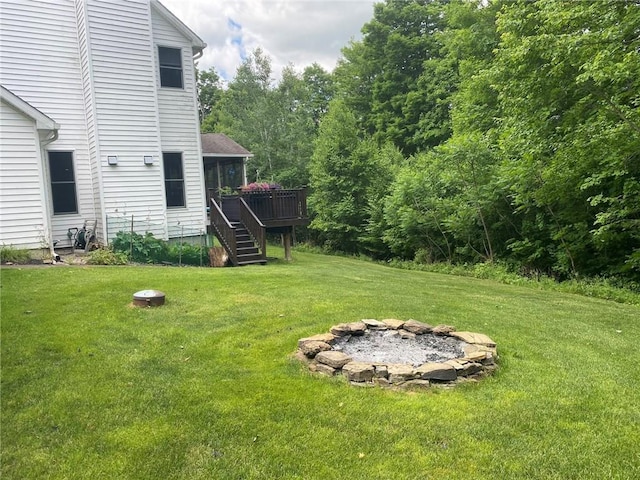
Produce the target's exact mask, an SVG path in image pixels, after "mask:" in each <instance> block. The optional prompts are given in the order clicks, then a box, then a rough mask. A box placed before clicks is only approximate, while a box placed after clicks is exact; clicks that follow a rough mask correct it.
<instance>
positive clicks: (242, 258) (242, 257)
mask: <svg viewBox="0 0 640 480" xmlns="http://www.w3.org/2000/svg"><path fill="white" fill-rule="evenodd" d="M263 261H265V260H264V259H263V258H262V255H260V254H259V253H257V252H256V253H247V254H240V253H239V254H238V263H243V262H263Z"/></svg>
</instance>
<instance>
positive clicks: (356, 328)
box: [347, 322, 367, 335]
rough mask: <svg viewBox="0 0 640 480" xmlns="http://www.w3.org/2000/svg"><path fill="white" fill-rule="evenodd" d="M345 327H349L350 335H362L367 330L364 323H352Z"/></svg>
mask: <svg viewBox="0 0 640 480" xmlns="http://www.w3.org/2000/svg"><path fill="white" fill-rule="evenodd" d="M347 325H349V332H350V333H351V335H364V332H365V331H366V330H367V325H366V324H365V323H364V322H352V323H348V324H347Z"/></svg>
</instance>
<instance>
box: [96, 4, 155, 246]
mask: <svg viewBox="0 0 640 480" xmlns="http://www.w3.org/2000/svg"><path fill="white" fill-rule="evenodd" d="M149 10H150V6H149V3H148V2H147V1H145V0H136V1H128V2H113V3H112V2H100V1H89V2H88V4H87V18H88V27H89V28H88V32H89V41H90V52H91V62H92V71H93V92H94V101H95V116H96V124H97V134H98V138H99V146H100V159H99V162H100V171H101V178H102V193H103V204H104V209H105V214H106V215H108V216H118V215H124V216H129V217H130V216H131V215H133V216H134V217H135V218H136V219H144V223H145V226H144V229H143V231H141V232H140V233H144V230H146V231H150V232H152V233H153V234H154V235H155V236H157V237H160V238H166V236H167V233H166V217H165V213H166V208H165V202H164V182H163V173H162V164H161V147H160V138H159V135H158V108H157V100H156V93H155V76H154V70H155V69H154V59H153V56H152V54H151V52H152V37H151V26H150V21H149V18H150V12H149ZM109 155H117V156H118V164H117V165H115V166H110V165H108V164H107V156H109ZM145 155H151V156H153V157H154V158H155V160H156V161H155V164H154V165H152V166H147V165H144V161H143V158H144V156H145ZM115 233H116V231H115V229H113V228H111V227H109V236H110V237H113V236H114V235H115Z"/></svg>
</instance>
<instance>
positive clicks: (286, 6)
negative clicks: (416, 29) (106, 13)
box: [160, 0, 375, 79]
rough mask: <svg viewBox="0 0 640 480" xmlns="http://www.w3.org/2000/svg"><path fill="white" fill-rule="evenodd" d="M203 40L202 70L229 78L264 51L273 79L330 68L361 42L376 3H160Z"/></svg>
mask: <svg viewBox="0 0 640 480" xmlns="http://www.w3.org/2000/svg"><path fill="white" fill-rule="evenodd" d="M160 1H161V2H162V4H163V5H164V6H166V7H167V8H168V9H169V10H171V12H173V14H174V15H176V16H177V17H178V18H180V20H182V21H183V22H184V23H185V24H186V25H187V26H189V28H191V30H193V31H194V32H195V33H196V34H197V35H198V36H200V37H201V38H202V39H203V40H204V41H205V42H206V43H207V48H206V49H205V51H204V55H203V57H202V58H201V59H200V60H199V66H200V68H201V69H204V70H206V69H208V68H210V67H215V69H216V70H217V71H218V73H220V74H221V75H222V76H223V77H226V78H228V79H230V78H232V77H233V76H234V75H235V71H236V69H237V67H238V65H240V63H241V61H242V58H243V55H244V54H248V53H250V52H252V51H253V50H254V49H255V48H257V47H260V48H262V50H263V51H264V52H265V53H266V54H267V55H269V57H271V61H272V67H273V72H274V76H276V77H279V76H280V72H281V71H282V68H283V67H285V66H286V65H288V64H293V65H294V67H295V68H296V69H297V70H302V69H303V68H304V67H306V66H308V65H311V64H312V63H318V64H320V65H322V66H323V67H324V68H325V69H326V70H332V69H333V68H334V67H335V65H336V62H337V60H338V58H339V57H340V49H341V48H342V47H344V46H346V45H347V44H348V43H349V41H350V40H351V39H359V38H360V29H361V28H362V26H363V25H364V24H365V23H367V22H368V21H370V20H371V18H372V17H373V4H374V3H375V0H160Z"/></svg>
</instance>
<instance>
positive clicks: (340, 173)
mask: <svg viewBox="0 0 640 480" xmlns="http://www.w3.org/2000/svg"><path fill="white" fill-rule="evenodd" d="M376 154H377V148H376V146H375V143H374V142H373V141H372V140H371V139H369V138H361V137H360V135H359V130H358V126H357V121H356V117H355V115H354V114H353V112H351V111H350V110H349V109H348V107H347V106H346V104H345V102H344V101H342V100H339V99H336V100H334V101H332V102H331V104H330V106H329V112H328V113H327V115H326V116H325V117H324V119H323V120H322V123H321V124H320V131H319V135H318V138H317V140H316V143H315V149H314V153H313V156H312V158H311V164H310V186H311V194H310V196H309V207H310V210H311V211H312V214H313V220H312V222H311V225H310V228H311V230H312V231H314V232H315V233H316V236H317V239H318V241H319V242H321V243H322V244H323V245H325V246H327V247H328V248H330V249H332V250H337V251H342V252H349V253H357V252H360V251H362V246H361V244H360V238H361V237H362V235H363V234H364V233H365V230H366V226H367V221H368V212H367V205H368V194H369V193H370V188H371V186H372V185H373V183H374V181H375V178H376V175H377V174H378V173H379V169H378V168H377V165H376V163H375V161H374V160H375V159H376V158H379V157H378V156H377V155H376Z"/></svg>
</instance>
